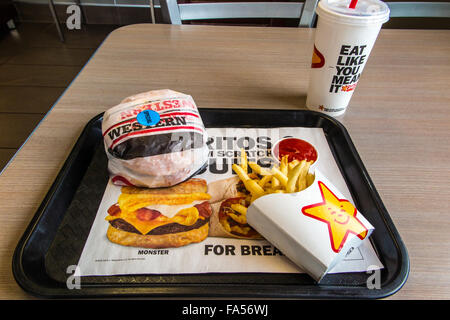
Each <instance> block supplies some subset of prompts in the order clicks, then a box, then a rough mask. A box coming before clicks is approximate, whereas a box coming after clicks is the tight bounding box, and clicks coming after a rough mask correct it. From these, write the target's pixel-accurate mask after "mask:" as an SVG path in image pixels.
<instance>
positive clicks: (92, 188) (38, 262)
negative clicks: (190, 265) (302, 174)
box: [12, 109, 409, 299]
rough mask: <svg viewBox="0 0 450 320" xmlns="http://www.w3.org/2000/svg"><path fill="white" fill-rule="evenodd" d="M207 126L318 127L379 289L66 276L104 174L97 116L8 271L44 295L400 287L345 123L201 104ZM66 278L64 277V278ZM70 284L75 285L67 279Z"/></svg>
mask: <svg viewBox="0 0 450 320" xmlns="http://www.w3.org/2000/svg"><path fill="white" fill-rule="evenodd" d="M200 113H201V116H202V119H203V122H204V123H205V126H206V127H266V128H267V127H293V126H299V127H320V128H323V130H324V132H325V136H326V138H327V141H328V143H329V146H330V148H331V151H332V152H333V155H334V157H335V159H336V162H337V163H338V166H339V168H340V170H341V173H342V175H343V176H344V179H345V180H346V183H347V185H348V188H349V190H350V192H351V194H352V197H353V199H354V201H355V204H356V206H357V207H358V209H359V210H360V211H361V212H364V216H365V217H366V218H367V219H368V220H369V221H370V223H371V224H372V225H373V226H374V227H375V232H374V233H373V234H372V235H371V237H370V239H371V241H372V244H373V246H374V249H375V251H376V252H377V254H378V256H379V258H380V260H381V262H382V263H383V265H384V269H382V270H381V272H380V283H379V286H378V287H377V288H373V289H370V288H369V287H370V286H368V285H367V283H368V281H371V280H370V279H369V277H372V278H373V275H372V274H371V273H364V272H361V273H343V274H328V275H327V276H325V278H324V279H323V281H322V282H321V284H320V285H317V284H315V283H314V281H313V280H312V279H311V278H310V277H309V276H308V275H306V274H273V273H263V274H261V273H242V274H239V273H228V274H224V273H214V274H189V275H187V274H186V275H182V274H181V275H164V274H162V275H126V276H97V277H81V282H80V287H79V289H76V288H73V289H69V287H70V286H69V287H68V285H67V282H66V281H67V279H68V277H69V276H70V275H72V272H73V271H70V270H69V271H67V267H68V266H70V265H75V264H76V263H77V262H78V259H79V257H80V255H81V252H82V250H83V247H84V243H85V241H86V239H87V237H88V234H89V230H90V228H91V225H92V222H93V221H94V218H95V215H96V212H97V209H98V206H99V204H100V202H101V199H102V196H103V192H104V189H105V187H106V184H107V181H108V176H107V171H106V165H107V161H106V156H105V153H104V149H103V140H102V139H103V138H102V134H101V121H102V114H100V115H98V116H96V117H95V118H93V119H92V120H91V121H90V122H89V123H88V124H87V125H86V127H85V129H84V131H83V132H82V134H81V136H80V137H79V139H78V141H77V143H76V144H75V146H74V148H73V150H72V152H71V153H70V155H69V157H68V159H67V160H66V162H65V164H64V166H63V168H62V169H61V171H60V173H59V174H58V176H57V178H56V180H55V182H54V183H53V185H52V187H51V188H50V190H49V192H48V194H47V195H46V197H45V199H44V201H43V202H42V204H41V206H40V207H39V209H38V210H37V212H36V214H35V216H34V217H33V219H32V221H31V222H30V224H29V226H28V228H27V229H26V231H25V233H24V235H23V236H22V238H21V240H20V242H19V244H18V245H17V248H16V250H15V252H14V256H13V263H12V267H13V273H14V277H15V279H16V281H17V282H18V284H19V285H20V286H21V287H22V288H23V289H24V290H25V291H27V292H29V293H31V294H33V295H36V296H39V297H48V298H88V297H200V298H201V297H252V298H361V299H372V298H383V297H386V296H389V295H391V294H393V293H395V292H396V291H398V290H399V289H400V288H401V287H402V286H403V284H404V283H405V282H406V279H407V277H408V273H409V258H408V254H407V250H406V248H405V246H404V244H403V242H402V240H401V238H400V235H399V234H398V232H397V230H396V228H395V226H394V224H393V222H392V220H391V218H390V217H389V214H388V212H387V210H386V208H385V207H384V205H383V203H382V201H381V199H380V197H379V195H378V193H377V191H376V189H375V186H374V185H373V183H372V181H371V180H370V177H369V175H368V173H367V171H366V169H365V168H364V165H363V163H362V161H361V159H360V157H359V155H358V153H357V151H356V149H355V147H354V145H353V143H352V141H351V139H350V136H349V135H348V133H347V130H346V129H345V128H344V126H343V125H342V124H341V123H339V121H337V120H336V119H334V118H331V117H328V116H325V115H324V114H321V113H318V112H311V111H305V110H299V111H291V110H256V109H246V110H238V109H225V110H221V109H200ZM69 280H70V279H69ZM72 284H73V283H72Z"/></svg>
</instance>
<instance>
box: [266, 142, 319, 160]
mask: <svg viewBox="0 0 450 320" xmlns="http://www.w3.org/2000/svg"><path fill="white" fill-rule="evenodd" d="M273 153H274V156H276V157H277V158H278V159H279V160H281V159H282V157H283V156H285V155H287V156H288V161H289V162H291V161H292V160H298V161H302V160H305V159H306V161H313V162H315V161H316V160H317V151H316V149H315V148H314V147H313V146H312V145H311V144H309V143H308V142H306V141H305V140H301V139H297V138H287V139H283V140H281V141H280V142H279V143H277V144H276V145H275V147H274V148H273Z"/></svg>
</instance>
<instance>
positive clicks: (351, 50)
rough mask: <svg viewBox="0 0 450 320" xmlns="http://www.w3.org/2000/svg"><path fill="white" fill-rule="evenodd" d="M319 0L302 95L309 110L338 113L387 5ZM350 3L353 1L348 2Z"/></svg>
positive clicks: (344, 105) (347, 98)
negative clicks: (309, 68) (312, 47)
mask: <svg viewBox="0 0 450 320" xmlns="http://www.w3.org/2000/svg"><path fill="white" fill-rule="evenodd" d="M351 2H352V4H354V2H355V1H351V0H321V1H320V2H319V4H318V5H317V9H316V12H317V14H318V17H319V18H318V22H317V28H316V34H315V40H314V50H313V56H312V63H311V75H310V80H309V88H308V94H307V99H306V106H307V108H308V109H310V110H314V111H319V112H323V113H325V114H328V115H330V116H339V115H342V114H343V113H344V112H345V111H346V109H347V106H348V104H349V102H350V99H351V97H352V95H353V92H354V91H355V88H356V85H357V83H358V81H359V78H360V77H361V73H362V71H363V69H364V66H365V64H366V62H367V59H368V57H369V54H370V52H371V50H372V47H373V45H374V44H375V40H376V39H377V36H378V33H379V32H380V29H381V26H382V24H383V23H385V22H386V21H388V20H389V7H388V6H387V5H386V4H385V3H384V2H382V1H379V0H359V1H358V2H357V4H356V7H355V8H353V9H352V8H350V3H351ZM352 6H353V5H352Z"/></svg>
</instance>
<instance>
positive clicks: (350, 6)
mask: <svg viewBox="0 0 450 320" xmlns="http://www.w3.org/2000/svg"><path fill="white" fill-rule="evenodd" d="M357 3H358V0H352V1H351V2H350V5H349V6H348V7H349V8H350V9H355V7H356V4H357Z"/></svg>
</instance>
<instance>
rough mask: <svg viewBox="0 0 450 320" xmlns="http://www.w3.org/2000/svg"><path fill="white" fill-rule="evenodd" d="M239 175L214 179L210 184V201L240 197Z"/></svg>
mask: <svg viewBox="0 0 450 320" xmlns="http://www.w3.org/2000/svg"><path fill="white" fill-rule="evenodd" d="M238 183H239V177H238V176H233V177H231V178H227V179H222V180H217V181H213V182H211V183H209V184H208V193H209V194H210V195H211V199H210V200H209V202H210V203H216V202H219V201H222V200H225V199H230V198H235V197H238V196H239V195H240V194H239V192H238V190H237V188H236V187H237V184H238Z"/></svg>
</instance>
